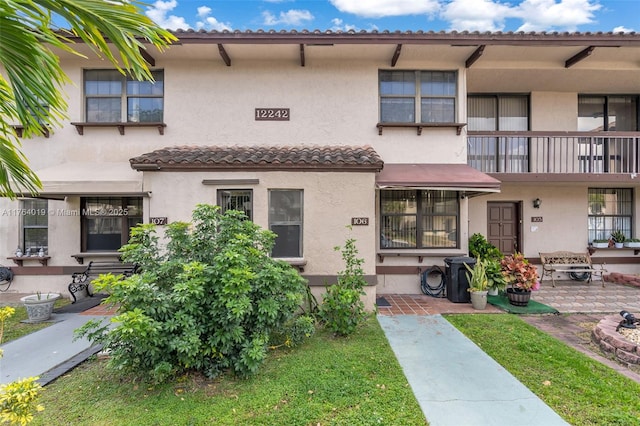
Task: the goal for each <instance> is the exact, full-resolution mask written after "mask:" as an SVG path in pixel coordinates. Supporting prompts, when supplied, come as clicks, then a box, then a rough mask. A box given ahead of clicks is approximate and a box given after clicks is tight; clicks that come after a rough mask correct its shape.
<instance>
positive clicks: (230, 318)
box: [79, 204, 306, 381]
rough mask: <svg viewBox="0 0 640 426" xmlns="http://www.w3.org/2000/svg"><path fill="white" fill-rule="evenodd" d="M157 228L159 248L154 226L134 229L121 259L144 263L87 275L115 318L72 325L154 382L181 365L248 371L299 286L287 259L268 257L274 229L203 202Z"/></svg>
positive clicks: (287, 314) (289, 315)
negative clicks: (110, 323) (110, 322)
mask: <svg viewBox="0 0 640 426" xmlns="http://www.w3.org/2000/svg"><path fill="white" fill-rule="evenodd" d="M165 237H166V244H164V245H163V247H161V246H160V244H159V242H158V236H157V235H156V230H155V226H153V225H148V224H147V225H141V226H138V227H136V228H134V229H133V231H132V233H131V239H130V241H129V244H128V245H126V246H124V247H123V248H122V249H121V252H122V258H123V260H124V261H126V262H134V263H137V264H139V265H140V267H141V270H142V272H141V273H140V274H137V275H134V276H132V277H130V278H126V279H119V277H114V276H112V275H105V276H101V277H100V278H99V279H98V280H96V281H95V282H94V286H95V287H96V289H97V290H98V291H100V290H106V291H108V292H109V294H110V295H109V297H108V298H107V302H108V303H114V304H116V305H118V306H120V310H119V312H118V315H117V316H116V317H115V318H114V321H115V323H116V326H115V327H114V328H111V329H109V328H107V327H103V326H99V325H98V323H96V322H92V323H91V324H90V325H88V326H87V327H84V328H83V329H81V330H80V331H79V334H80V335H86V336H88V337H89V338H91V339H93V340H95V341H97V342H100V343H102V344H103V345H104V346H105V349H107V350H108V351H109V352H110V354H111V364H112V365H114V366H115V367H117V368H119V369H123V370H126V371H128V372H133V373H142V374H143V375H146V376H149V377H150V378H152V379H153V380H155V381H162V380H165V379H166V378H168V377H170V376H171V375H173V374H175V373H178V372H183V371H186V370H197V371H201V372H203V373H205V374H206V375H208V376H215V375H216V374H218V373H219V372H220V371H221V370H223V369H231V370H233V371H234V372H235V373H236V374H238V375H240V376H247V375H249V374H252V373H254V372H255V371H256V370H257V369H258V367H259V366H260V364H261V363H262V361H263V360H264V359H265V357H266V352H267V347H268V343H269V338H270V335H271V333H272V332H274V331H275V330H280V329H281V328H282V327H283V325H284V324H285V323H288V322H291V321H292V320H293V319H294V314H295V312H296V311H297V309H298V307H299V305H300V303H301V302H302V299H303V295H304V293H305V287H306V284H305V281H304V279H303V278H302V277H301V276H300V275H299V274H298V272H297V271H296V270H294V269H293V268H292V267H291V266H290V265H288V264H287V263H285V262H282V261H278V260H274V259H272V258H270V257H269V252H270V250H271V248H272V246H273V242H274V238H275V234H273V233H272V232H271V231H265V230H262V229H261V228H260V227H259V226H257V225H255V224H254V223H252V222H251V221H249V220H246V217H245V216H244V215H243V214H242V213H240V212H237V211H227V212H225V213H224V214H221V213H220V210H219V208H218V207H215V206H210V205H202V204H201V205H198V206H197V207H196V209H195V210H194V212H193V222H192V223H191V224H187V223H182V222H179V223H172V224H170V225H168V229H167V232H166V235H165Z"/></svg>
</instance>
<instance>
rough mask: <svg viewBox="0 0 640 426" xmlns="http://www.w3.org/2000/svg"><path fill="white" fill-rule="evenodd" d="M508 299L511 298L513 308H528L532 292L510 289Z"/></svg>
mask: <svg viewBox="0 0 640 426" xmlns="http://www.w3.org/2000/svg"><path fill="white" fill-rule="evenodd" d="M507 298H509V303H511V304H512V305H513V306H527V305H528V304H529V300H530V299H531V291H530V290H518V289H515V288H508V289H507Z"/></svg>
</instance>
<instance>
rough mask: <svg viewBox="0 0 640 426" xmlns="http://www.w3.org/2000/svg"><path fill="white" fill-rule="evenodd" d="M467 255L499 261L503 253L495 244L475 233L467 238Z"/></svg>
mask: <svg viewBox="0 0 640 426" xmlns="http://www.w3.org/2000/svg"><path fill="white" fill-rule="evenodd" d="M469 256H471V257H473V258H476V259H477V258H478V257H479V258H481V259H488V260H497V261H500V259H502V257H503V256H504V255H503V254H502V252H501V251H500V250H499V249H498V248H497V247H496V246H494V245H493V244H491V243H490V242H488V241H487V239H486V238H485V237H484V235H482V234H479V233H475V234H473V235H472V236H471V238H469Z"/></svg>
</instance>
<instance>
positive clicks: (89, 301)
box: [53, 294, 107, 314]
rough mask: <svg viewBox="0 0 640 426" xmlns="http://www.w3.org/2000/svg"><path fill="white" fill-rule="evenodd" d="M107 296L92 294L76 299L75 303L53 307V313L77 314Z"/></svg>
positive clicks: (95, 304) (92, 306)
mask: <svg viewBox="0 0 640 426" xmlns="http://www.w3.org/2000/svg"><path fill="white" fill-rule="evenodd" d="M105 297H107V295H106V294H94V295H93V296H92V297H85V298H83V299H81V300H78V301H77V302H76V303H69V304H68V305H65V306H63V307H61V308H58V309H54V310H53V313H54V314H79V313H80V312H84V311H86V310H87V309H91V308H94V307H96V306H98V305H99V304H100V302H102V299H104V298H105Z"/></svg>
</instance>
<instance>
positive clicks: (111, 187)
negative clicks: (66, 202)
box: [35, 162, 144, 198]
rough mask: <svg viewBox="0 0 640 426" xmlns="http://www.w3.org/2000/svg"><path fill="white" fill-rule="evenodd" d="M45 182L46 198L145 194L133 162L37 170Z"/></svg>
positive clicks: (69, 165) (74, 165)
mask: <svg viewBox="0 0 640 426" xmlns="http://www.w3.org/2000/svg"><path fill="white" fill-rule="evenodd" d="M35 173H36V175H37V176H38V177H39V178H40V181H41V182H42V190H41V191H40V196H41V197H42V198H64V197H65V196H69V195H83V196H89V195H138V196H141V195H144V193H143V190H142V173H139V172H137V171H135V170H133V169H132V168H131V166H130V165H129V162H122V163H90V162H86V163H85V162H68V163H62V164H60V165H58V166H52V167H48V168H46V169H41V170H36V171H35Z"/></svg>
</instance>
